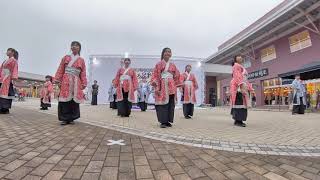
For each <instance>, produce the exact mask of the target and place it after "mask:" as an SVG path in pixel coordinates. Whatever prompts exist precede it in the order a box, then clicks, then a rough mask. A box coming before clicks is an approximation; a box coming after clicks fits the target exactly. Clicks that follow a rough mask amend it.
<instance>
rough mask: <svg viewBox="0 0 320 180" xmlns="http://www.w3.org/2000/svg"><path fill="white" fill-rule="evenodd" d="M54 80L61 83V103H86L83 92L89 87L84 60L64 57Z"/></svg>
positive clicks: (70, 56)
mask: <svg viewBox="0 0 320 180" xmlns="http://www.w3.org/2000/svg"><path fill="white" fill-rule="evenodd" d="M54 79H55V81H57V82H59V83H60V93H59V102H68V101H71V100H72V99H73V100H74V101H75V102H76V103H82V102H83V101H84V93H83V90H84V89H85V88H86V86H87V77H86V64H85V61H84V59H83V58H81V57H80V56H78V55H76V56H75V55H66V56H64V57H63V58H62V60H61V63H60V65H59V68H58V70H57V72H56V75H55V78H54Z"/></svg>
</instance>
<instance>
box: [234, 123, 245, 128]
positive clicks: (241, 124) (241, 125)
mask: <svg viewBox="0 0 320 180" xmlns="http://www.w3.org/2000/svg"><path fill="white" fill-rule="evenodd" d="M234 125H236V126H239V127H246V126H247V125H246V124H245V123H243V122H240V123H235V124H234Z"/></svg>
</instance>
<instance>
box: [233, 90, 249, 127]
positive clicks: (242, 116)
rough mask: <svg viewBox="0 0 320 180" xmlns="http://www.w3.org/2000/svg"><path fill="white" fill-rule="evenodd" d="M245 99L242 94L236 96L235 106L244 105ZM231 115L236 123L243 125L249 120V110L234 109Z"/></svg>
mask: <svg viewBox="0 0 320 180" xmlns="http://www.w3.org/2000/svg"><path fill="white" fill-rule="evenodd" d="M243 98H244V97H243V95H242V93H240V92H238V93H237V95H236V102H235V105H244V102H243ZM231 115H232V119H233V120H234V121H235V123H242V122H243V121H246V120H247V116H248V110H247V108H232V109H231Z"/></svg>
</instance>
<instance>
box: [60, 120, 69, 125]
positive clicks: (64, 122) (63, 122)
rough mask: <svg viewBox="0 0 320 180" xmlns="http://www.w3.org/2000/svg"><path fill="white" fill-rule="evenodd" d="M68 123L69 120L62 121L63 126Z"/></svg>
mask: <svg viewBox="0 0 320 180" xmlns="http://www.w3.org/2000/svg"><path fill="white" fill-rule="evenodd" d="M67 124H68V122H66V121H62V122H61V123H60V125H61V126H65V125H67Z"/></svg>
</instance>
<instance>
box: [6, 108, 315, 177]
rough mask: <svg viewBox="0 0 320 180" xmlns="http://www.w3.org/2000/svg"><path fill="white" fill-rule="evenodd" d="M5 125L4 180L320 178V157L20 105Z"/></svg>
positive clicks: (14, 109)
mask: <svg viewBox="0 0 320 180" xmlns="http://www.w3.org/2000/svg"><path fill="white" fill-rule="evenodd" d="M26 104H27V103H26ZM19 106H20V105H19ZM90 108H91V107H90ZM96 108H98V109H99V108H100V107H96ZM82 109H83V110H84V109H86V108H85V107H82ZM91 110H93V109H91ZM97 113H98V112H96V111H92V112H91V114H97ZM134 114H138V113H134ZM83 115H84V116H85V115H86V114H85V113H83ZM112 117H113V116H111V117H109V118H112ZM134 117H135V118H136V115H134ZM106 119H108V117H106ZM82 121H83V120H82ZM177 121H178V123H177V125H176V126H178V125H179V124H182V123H181V122H179V121H180V120H177ZM181 121H182V120H181ZM0 128H1V131H0V144H1V146H0V178H2V179H14V180H18V179H26V180H27V179H28V180H30V179H33V180H36V179H90V180H94V179H110V180H112V179H121V180H125V179H128V180H134V179H145V180H146V179H159V180H160V179H161V180H170V179H175V180H188V179H198V180H200V179H201V180H206V179H236V180H238V179H252V180H258V179H281V180H282V179H320V174H319V173H320V171H319V170H320V158H319V157H297V156H275V155H257V154H251V153H238V152H230V151H219V150H213V149H206V148H200V147H192V146H186V145H181V144H176V143H168V142H163V141H159V140H154V139H150V138H145V137H141V136H136V135H132V134H127V133H122V132H119V131H115V130H110V129H107V128H103V127H99V126H93V125H89V124H86V123H82V122H77V123H76V124H75V125H68V126H60V125H59V122H58V121H57V117H56V116H55V115H54V114H53V115H51V114H45V113H40V112H37V111H35V110H30V109H25V108H21V107H17V106H16V107H14V108H13V109H12V113H11V114H10V115H1V116H0ZM190 128H191V127H190ZM230 133H231V132H230Z"/></svg>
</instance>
